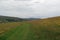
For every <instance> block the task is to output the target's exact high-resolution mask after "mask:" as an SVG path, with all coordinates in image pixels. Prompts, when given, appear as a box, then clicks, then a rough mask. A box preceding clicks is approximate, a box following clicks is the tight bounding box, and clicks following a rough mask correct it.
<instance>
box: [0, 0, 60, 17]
mask: <svg viewBox="0 0 60 40" xmlns="http://www.w3.org/2000/svg"><path fill="white" fill-rule="evenodd" d="M0 15H4V16H14V17H20V18H32V17H33V18H47V17H54V16H60V0H0Z"/></svg>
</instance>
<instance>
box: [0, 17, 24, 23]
mask: <svg viewBox="0 0 60 40" xmlns="http://www.w3.org/2000/svg"><path fill="white" fill-rule="evenodd" d="M21 21H24V19H22V18H18V17H9V16H0V23H3V22H21Z"/></svg>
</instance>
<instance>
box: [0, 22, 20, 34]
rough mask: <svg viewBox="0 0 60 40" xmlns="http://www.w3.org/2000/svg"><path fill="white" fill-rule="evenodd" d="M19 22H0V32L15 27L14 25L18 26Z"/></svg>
mask: <svg viewBox="0 0 60 40" xmlns="http://www.w3.org/2000/svg"><path fill="white" fill-rule="evenodd" d="M20 24H21V23H20V22H11V23H2V24H1V23H0V34H2V33H4V32H6V31H8V30H10V29H12V28H15V27H16V26H20Z"/></svg>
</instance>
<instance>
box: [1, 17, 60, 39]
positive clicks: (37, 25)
mask: <svg viewBox="0 0 60 40" xmlns="http://www.w3.org/2000/svg"><path fill="white" fill-rule="evenodd" d="M0 40H60V17H53V18H46V19H40V20H32V21H25V22H14V23H13V22H10V23H6V24H0Z"/></svg>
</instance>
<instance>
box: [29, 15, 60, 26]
mask: <svg viewBox="0 0 60 40" xmlns="http://www.w3.org/2000/svg"><path fill="white" fill-rule="evenodd" d="M30 22H31V23H32V24H34V25H43V26H49V25H50V26H51V25H60V16H59V17H51V18H45V19H40V20H32V21H30Z"/></svg>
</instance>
